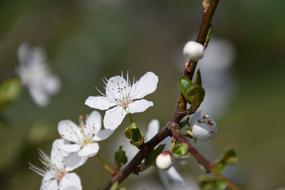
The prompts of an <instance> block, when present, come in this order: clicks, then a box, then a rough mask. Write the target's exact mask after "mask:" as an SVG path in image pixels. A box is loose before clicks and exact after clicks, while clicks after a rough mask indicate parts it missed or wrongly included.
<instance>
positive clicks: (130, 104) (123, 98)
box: [85, 72, 158, 130]
mask: <svg viewBox="0 0 285 190" xmlns="http://www.w3.org/2000/svg"><path fill="white" fill-rule="evenodd" d="M157 83H158V77H157V76H156V75H155V74H154V73H152V72H147V73H146V74H145V75H143V76H142V77H141V78H140V79H139V80H138V81H136V82H135V81H133V82H132V83H131V82H130V80H129V77H128V74H127V79H124V78H123V76H114V77H111V78H110V79H109V80H107V82H106V87H105V89H106V94H103V93H101V94H102V96H89V97H88V98H87V100H86V101H85V104H86V105H88V106H89V107H91V108H95V109H99V110H107V111H106V113H105V116H104V126H105V128H106V129H110V130H115V129H116V128H117V127H118V126H119V125H120V124H121V123H122V121H123V119H124V118H125V116H126V114H128V113H139V112H144V111H145V110H146V109H148V108H149V107H151V106H153V102H151V101H148V100H145V99H142V98H143V97H145V96H146V95H148V94H151V93H153V92H154V91H155V90H156V88H157Z"/></svg>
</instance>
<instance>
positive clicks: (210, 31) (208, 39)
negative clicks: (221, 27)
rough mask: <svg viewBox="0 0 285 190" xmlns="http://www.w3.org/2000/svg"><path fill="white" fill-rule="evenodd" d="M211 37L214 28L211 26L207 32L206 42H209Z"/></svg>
mask: <svg viewBox="0 0 285 190" xmlns="http://www.w3.org/2000/svg"><path fill="white" fill-rule="evenodd" d="M211 37H212V28H211V27H210V28H209V30H208V32H207V36H206V39H205V44H208V43H209V41H210V40H211Z"/></svg>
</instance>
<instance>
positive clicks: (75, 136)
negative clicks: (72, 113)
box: [57, 120, 82, 143]
mask: <svg viewBox="0 0 285 190" xmlns="http://www.w3.org/2000/svg"><path fill="white" fill-rule="evenodd" d="M57 130H58V133H59V134H60V136H61V137H62V138H63V139H65V140H68V141H71V142H75V143H79V141H80V139H81V138H82V134H81V132H80V129H79V127H78V126H77V125H76V124H75V123H73V122H72V121H70V120H63V121H60V122H59V123H58V126H57Z"/></svg>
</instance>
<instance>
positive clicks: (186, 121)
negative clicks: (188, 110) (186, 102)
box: [179, 117, 190, 128]
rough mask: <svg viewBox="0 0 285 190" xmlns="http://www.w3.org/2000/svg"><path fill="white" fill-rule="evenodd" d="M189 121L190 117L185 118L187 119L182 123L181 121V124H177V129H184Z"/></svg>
mask: <svg viewBox="0 0 285 190" xmlns="http://www.w3.org/2000/svg"><path fill="white" fill-rule="evenodd" d="M189 120H190V117H187V119H185V120H184V121H181V122H180V123H179V127H180V128H183V127H185V126H186V125H188V124H189Z"/></svg>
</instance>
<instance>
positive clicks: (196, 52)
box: [183, 41, 204, 61]
mask: <svg viewBox="0 0 285 190" xmlns="http://www.w3.org/2000/svg"><path fill="white" fill-rule="evenodd" d="M183 54H184V55H185V56H187V57H188V58H189V59H190V60H193V61H198V60H199V59H201V58H202V57H203V54H204V46H203V45H202V44H200V43H198V42H195V41H189V42H187V43H186V44H185V46H184V48H183Z"/></svg>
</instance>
